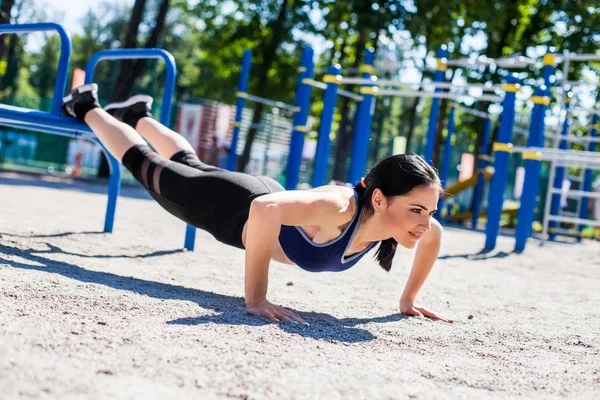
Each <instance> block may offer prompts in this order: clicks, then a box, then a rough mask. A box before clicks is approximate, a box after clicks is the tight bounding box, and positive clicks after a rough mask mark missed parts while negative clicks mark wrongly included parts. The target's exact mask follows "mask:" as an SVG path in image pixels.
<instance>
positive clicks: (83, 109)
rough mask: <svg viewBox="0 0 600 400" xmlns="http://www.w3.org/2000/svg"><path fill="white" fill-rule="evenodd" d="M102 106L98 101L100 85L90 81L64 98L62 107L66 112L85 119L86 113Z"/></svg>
mask: <svg viewBox="0 0 600 400" xmlns="http://www.w3.org/2000/svg"><path fill="white" fill-rule="evenodd" d="M98 107H100V104H99V103H98V85H96V84H95V83H89V84H87V85H83V86H79V87H77V88H75V89H73V91H72V92H71V93H69V94H68V95H67V96H65V97H64V98H63V100H62V109H63V111H64V113H65V114H67V115H70V116H72V117H75V118H77V119H78V120H80V121H83V118H84V117H85V114H86V113H87V112H88V111H90V110H92V109H94V108H98Z"/></svg>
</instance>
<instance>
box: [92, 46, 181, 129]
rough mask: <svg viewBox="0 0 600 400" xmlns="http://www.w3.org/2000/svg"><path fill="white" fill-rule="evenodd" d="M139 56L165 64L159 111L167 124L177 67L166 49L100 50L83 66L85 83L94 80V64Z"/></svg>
mask: <svg viewBox="0 0 600 400" xmlns="http://www.w3.org/2000/svg"><path fill="white" fill-rule="evenodd" d="M140 58H161V59H162V60H164V62H165V66H166V72H167V76H166V81H165V90H164V93H163V99H162V108H161V112H160V122H161V123H162V124H163V125H165V126H169V122H170V119H171V104H172V101H173V94H174V93H175V79H176V78H177V67H176V66H175V59H174V58H173V56H172V55H171V53H169V52H168V51H166V50H163V49H123V50H119V49H117V50H101V51H99V52H97V53H96V54H94V55H93V56H92V58H90V59H89V60H88V62H87V64H86V66H85V83H92V82H93V81H94V70H95V69H96V65H98V63H99V62H100V61H102V60H124V59H140Z"/></svg>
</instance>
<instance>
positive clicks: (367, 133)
mask: <svg viewBox="0 0 600 400" xmlns="http://www.w3.org/2000/svg"><path fill="white" fill-rule="evenodd" d="M374 54H375V51H374V50H373V49H367V50H365V59H364V61H365V62H364V65H365V67H363V69H364V70H365V72H363V74H362V78H363V79H369V80H370V79H371V72H369V71H372V70H373V56H374ZM373 87H374V85H370V84H367V85H363V86H362V87H361V95H362V96H363V99H362V101H361V102H360V103H359V104H358V110H357V116H356V118H355V120H354V140H353V141H352V156H351V159H350V170H349V171H348V182H350V183H352V184H356V183H358V182H359V181H360V179H361V178H362V176H363V175H364V173H365V170H366V168H367V157H368V154H369V139H370V137H371V124H372V123H373V112H374V111H375V104H374V101H375V96H374V93H373V89H372V88H373Z"/></svg>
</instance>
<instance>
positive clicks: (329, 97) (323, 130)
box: [312, 64, 341, 187]
mask: <svg viewBox="0 0 600 400" xmlns="http://www.w3.org/2000/svg"><path fill="white" fill-rule="evenodd" d="M340 70H341V67H340V66H339V64H336V65H330V66H329V68H327V75H325V76H324V77H323V82H325V83H326V84H327V88H326V89H325V96H324V98H323V111H321V125H320V126H319V139H318V142H317V152H316V155H315V167H314V172H313V180H312V186H313V187H317V186H322V185H324V184H325V183H326V180H327V167H328V164H329V151H330V149H331V138H330V135H331V125H332V124H333V114H334V111H335V103H336V101H337V91H338V85H339V84H340V75H339V74H340Z"/></svg>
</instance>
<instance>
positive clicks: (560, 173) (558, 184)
mask: <svg viewBox="0 0 600 400" xmlns="http://www.w3.org/2000/svg"><path fill="white" fill-rule="evenodd" d="M572 100H573V94H572V93H568V94H567V97H566V99H565V101H566V105H565V112H566V115H565V120H564V122H563V126H562V130H561V132H560V135H561V136H562V137H565V136H567V135H568V134H569V130H570V125H571V114H570V113H569V111H570V110H571V101H572ZM568 147H569V144H568V143H567V141H566V140H561V141H560V149H561V150H566V149H567V148H568ZM564 179H565V167H556V175H555V176H554V182H553V183H552V187H554V188H555V189H562V184H563V180H564ZM560 197H561V194H560V193H554V194H552V200H551V203H550V215H555V216H556V215H558V214H560ZM557 226H558V222H557V221H550V222H549V223H548V233H549V236H550V239H553V238H554V234H553V231H554V230H555V229H556V227H557Z"/></svg>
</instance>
